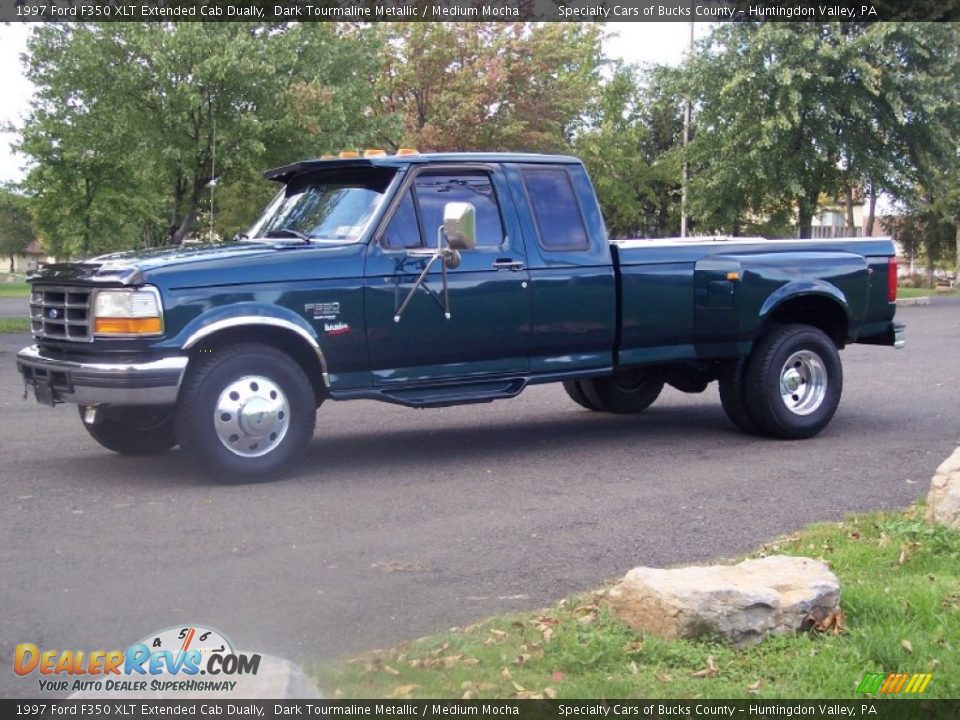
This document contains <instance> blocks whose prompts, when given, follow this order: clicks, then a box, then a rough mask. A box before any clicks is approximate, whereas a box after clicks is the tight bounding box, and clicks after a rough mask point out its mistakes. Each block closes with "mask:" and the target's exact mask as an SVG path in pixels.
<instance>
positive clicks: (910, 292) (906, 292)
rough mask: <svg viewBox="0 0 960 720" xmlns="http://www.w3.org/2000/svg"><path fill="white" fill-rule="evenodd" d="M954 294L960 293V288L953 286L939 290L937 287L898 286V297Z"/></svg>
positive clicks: (932, 296)
mask: <svg viewBox="0 0 960 720" xmlns="http://www.w3.org/2000/svg"><path fill="white" fill-rule="evenodd" d="M945 295H946V296H952V295H960V289H958V288H951V289H949V290H946V291H944V290H937V289H936V288H897V297H898V298H915V297H925V296H926V297H931V298H934V297H943V296H945Z"/></svg>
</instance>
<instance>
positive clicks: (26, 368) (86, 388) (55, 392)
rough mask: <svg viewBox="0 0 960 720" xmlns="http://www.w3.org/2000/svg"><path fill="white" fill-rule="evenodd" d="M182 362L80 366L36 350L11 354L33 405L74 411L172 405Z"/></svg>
mask: <svg viewBox="0 0 960 720" xmlns="http://www.w3.org/2000/svg"><path fill="white" fill-rule="evenodd" d="M186 369H187V357H186V356H179V355H178V356H171V357H164V358H157V359H155V360H144V361H136V362H134V361H117V362H103V361H99V362H81V361H77V360H63V359H60V358H55V357H51V356H49V355H45V354H44V353H43V351H42V350H40V348H39V347H38V346H36V345H31V346H30V347H26V348H24V349H23V350H21V351H20V352H19V353H17V370H19V371H20V374H21V375H23V380H24V383H25V385H26V386H27V387H28V388H29V387H32V388H33V392H34V396H35V397H36V399H37V401H38V402H41V403H43V404H45V405H55V404H56V403H58V402H66V403H76V404H78V405H173V404H175V403H176V401H177V393H178V392H179V390H180V381H181V380H182V379H183V373H184V371H185V370H186Z"/></svg>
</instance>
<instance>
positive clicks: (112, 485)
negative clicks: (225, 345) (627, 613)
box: [0, 299, 960, 697]
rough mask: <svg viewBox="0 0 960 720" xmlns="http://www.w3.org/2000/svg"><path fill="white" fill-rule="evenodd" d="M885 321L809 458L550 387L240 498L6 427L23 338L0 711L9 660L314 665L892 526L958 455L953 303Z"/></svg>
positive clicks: (682, 398)
mask: <svg viewBox="0 0 960 720" xmlns="http://www.w3.org/2000/svg"><path fill="white" fill-rule="evenodd" d="M21 302H22V300H21ZM6 304H7V302H6V301H2V302H0V309H2V308H3V307H5V306H6ZM899 316H900V318H901V319H903V320H906V321H907V323H908V335H907V338H908V347H907V349H905V350H903V351H899V352H898V351H894V350H892V349H887V348H873V347H853V348H850V349H848V350H846V351H845V352H844V353H843V359H844V364H845V373H846V377H845V388H844V397H843V401H842V403H841V407H840V411H839V412H838V414H837V416H836V418H835V419H834V421H833V423H832V424H831V425H830V427H829V428H828V429H827V430H826V431H825V432H824V433H823V434H822V435H821V436H820V437H818V438H816V439H813V440H808V441H796V442H778V441H771V440H762V439H757V438H751V437H747V436H744V435H740V434H738V433H737V432H736V431H734V430H733V428H732V427H731V426H730V425H729V424H728V423H727V421H726V420H725V418H724V416H723V413H722V411H721V409H720V405H719V401H718V398H717V392H716V389H715V387H711V388H709V389H708V390H707V392H706V393H704V394H702V395H683V394H681V393H679V392H676V391H673V390H667V391H665V392H664V395H663V396H662V398H661V399H660V400H659V401H658V402H657V404H656V405H654V407H653V408H651V410H650V411H649V412H648V413H646V414H644V415H642V416H639V417H622V416H607V415H601V414H596V413H591V412H589V411H586V410H582V409H581V408H579V407H578V406H576V405H575V404H574V403H573V402H571V401H570V400H568V399H567V397H566V396H565V395H564V393H563V391H562V389H561V388H560V387H559V386H545V387H537V388H533V389H531V390H529V391H527V392H525V393H524V394H523V395H521V396H520V397H519V398H517V399H515V400H511V401H509V402H497V403H493V404H490V405H480V406H467V407H463V408H448V409H442V410H429V411H414V410H407V409H403V408H398V407H394V406H389V405H380V404H375V403H372V402H367V401H356V402H351V403H342V404H338V403H329V404H326V405H324V406H323V407H322V408H321V410H320V415H319V417H318V425H317V431H316V436H315V438H314V441H313V444H312V446H311V448H310V451H309V456H308V458H307V461H306V462H305V463H304V465H303V466H302V468H301V469H300V470H299V472H298V473H297V474H296V475H295V476H294V477H292V478H290V479H288V480H284V481H281V482H278V483H274V484H268V485H250V486H240V487H221V486H217V485H211V484H209V483H208V482H206V481H204V479H202V478H201V477H198V476H197V475H195V474H194V472H193V468H192V466H191V464H190V462H189V461H188V460H187V459H186V458H185V457H184V456H183V455H182V454H181V453H180V452H179V451H174V452H171V453H169V454H167V455H165V456H162V457H157V458H151V459H136V458H123V457H119V456H115V455H112V454H111V453H109V452H107V451H105V450H103V449H101V448H100V447H99V446H97V445H96V444H95V443H94V442H93V441H92V440H91V439H90V438H88V437H87V435H86V432H85V431H84V430H83V429H82V427H81V426H80V423H79V420H78V418H77V416H76V411H75V410H74V409H73V408H72V407H68V406H60V407H58V408H56V409H55V410H54V409H50V408H45V407H40V406H38V405H37V404H36V403H34V402H33V401H28V402H24V401H23V400H22V399H21V393H22V385H21V384H20V383H19V381H18V376H17V374H16V371H15V368H14V364H13V354H14V352H15V350H16V349H17V348H18V347H19V346H21V345H23V344H26V343H27V342H28V338H27V336H25V335H20V336H17V335H0V448H2V450H0V458H2V462H3V466H2V468H3V469H2V478H3V479H2V485H0V487H2V491H0V493H2V494H0V608H2V611H0V667H2V668H4V669H3V670H2V671H0V696H21V697H22V696H25V695H26V696H29V695H36V694H37V688H36V684H35V681H33V680H18V679H17V678H15V677H14V675H13V673H12V672H10V670H9V668H11V662H12V653H13V648H14V645H15V644H17V643H22V642H33V643H36V644H38V645H40V646H45V647H48V648H60V649H64V648H76V649H91V650H92V649H101V648H103V649H111V648H114V647H125V646H126V645H127V644H129V643H131V642H134V641H136V640H138V639H140V638H141V637H143V636H145V635H147V634H148V633H149V632H151V631H154V630H158V629H161V628H165V627H169V626H171V625H176V624H181V623H206V624H208V625H210V626H213V627H215V628H218V629H220V630H221V631H223V632H224V633H225V634H226V635H227V636H228V637H230V638H231V639H232V640H233V642H234V644H235V646H238V647H241V648H245V649H251V650H259V651H262V652H270V653H274V654H278V655H281V656H285V657H289V658H291V659H294V660H297V661H313V660H323V659H329V658H336V657H342V656H347V655H350V654H352V653H356V652H359V651H362V650H365V649H370V648H373V647H379V646H384V645H387V644H391V643H395V642H397V641H401V640H403V639H408V638H415V637H418V636H421V635H424V634H426V633H429V632H432V631H437V630H441V629H445V628H448V627H449V626H452V625H460V624H464V623H468V622H471V621H474V620H477V619H479V618H483V617H486V616H489V615H491V614H494V613H499V612H502V611H507V610H514V609H520V608H536V607H538V606H540V605H541V604H545V603H549V602H552V601H554V600H556V599H557V598H560V597H562V596H564V595H567V594H570V593H573V592H576V591H582V590H587V589H590V588H592V587H595V586H597V585H599V584H601V583H603V582H605V581H607V580H609V579H612V578H615V577H616V576H618V575H620V574H622V573H623V572H625V571H626V570H627V569H629V568H630V567H632V566H634V565H638V564H648V565H667V564H671V563H679V562H690V561H702V560H708V559H713V558H718V557H726V556H733V555H735V554H737V553H740V552H743V551H746V550H748V549H750V548H751V547H754V546H756V545H757V544H759V543H761V542H763V541H765V540H767V539H769V538H772V537H774V536H776V535H778V534H781V533H786V532H788V531H790V530H792V529H795V528H797V527H799V526H801V525H803V524H806V523H808V522H811V521H816V520H830V519H839V518H842V517H843V515H844V514H845V513H847V512H852V511H862V510H872V509H877V508H895V507H900V506H903V505H906V504H907V503H909V502H911V501H912V500H914V499H915V498H917V497H918V496H920V495H922V494H925V493H926V490H927V484H928V480H929V478H930V476H931V474H932V473H933V470H934V468H935V467H936V466H937V465H938V464H939V463H940V462H941V461H942V460H943V458H944V457H946V456H947V455H948V454H949V453H950V452H951V450H952V449H953V448H954V447H955V446H956V445H957V444H958V442H960V392H958V382H960V379H958V370H960V360H958V358H960V300H958V299H938V300H936V301H935V303H934V304H933V305H931V306H929V307H911V308H905V309H903V310H902V311H901V312H900V314H899Z"/></svg>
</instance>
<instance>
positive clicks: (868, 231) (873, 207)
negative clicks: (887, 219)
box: [863, 186, 877, 237]
mask: <svg viewBox="0 0 960 720" xmlns="http://www.w3.org/2000/svg"><path fill="white" fill-rule="evenodd" d="M876 216H877V191H876V190H875V189H874V188H873V187H872V186H871V188H870V193H869V195H868V204H867V221H866V223H864V226H863V234H864V236H865V237H873V222H874V218H876Z"/></svg>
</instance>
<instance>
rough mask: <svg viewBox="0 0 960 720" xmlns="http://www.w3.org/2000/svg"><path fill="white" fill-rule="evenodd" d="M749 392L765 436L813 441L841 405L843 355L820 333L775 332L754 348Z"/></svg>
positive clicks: (796, 328) (805, 328) (789, 328)
mask: <svg viewBox="0 0 960 720" xmlns="http://www.w3.org/2000/svg"><path fill="white" fill-rule="evenodd" d="M745 389H746V402H747V407H748V409H749V415H750V418H751V419H752V420H753V422H754V424H755V425H756V426H757V429H758V430H759V431H760V432H762V433H763V434H765V435H769V436H771V437H777V438H783V439H788V440H791V439H801V438H809V437H813V436H814V435H816V434H817V433H819V432H820V431H821V430H823V428H825V427H826V426H827V424H828V423H829V422H830V420H831V419H832V418H833V415H834V413H835V412H836V411H837V406H838V405H839V404H840V395H841V393H842V392H843V366H842V365H841V363H840V353H839V352H838V351H837V347H836V345H834V343H833V341H832V340H831V339H830V338H829V336H827V334H826V333H824V332H823V331H822V330H820V329H819V328H815V327H812V326H810V325H784V326H782V327H779V328H776V329H774V330H771V331H770V332H769V333H768V334H767V335H765V336H764V337H763V339H762V340H761V341H760V342H759V343H758V345H757V347H756V348H755V349H754V352H753V354H752V355H751V358H750V363H749V365H748V367H747V372H746V378H745Z"/></svg>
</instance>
